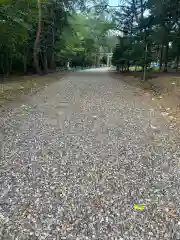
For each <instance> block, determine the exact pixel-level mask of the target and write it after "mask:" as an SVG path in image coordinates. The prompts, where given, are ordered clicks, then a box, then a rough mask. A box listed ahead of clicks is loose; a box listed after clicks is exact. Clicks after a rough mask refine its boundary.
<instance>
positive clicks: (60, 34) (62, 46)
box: [0, 0, 111, 75]
mask: <svg viewBox="0 0 180 240" xmlns="http://www.w3.org/2000/svg"><path fill="white" fill-rule="evenodd" d="M97 6H98V5H97ZM100 6H101V4H100ZM101 13H102V11H99V13H97V11H94V10H93V9H92V10H91V8H87V7H86V5H85V3H84V1H83V0H79V1H65V0H53V1H48V0H1V1H0V74H3V75H7V74H10V73H23V74H26V73H28V72H32V73H38V74H44V73H48V72H49V71H54V70H55V68H56V66H60V67H65V66H67V62H68V61H70V63H71V65H72V66H76V65H77V66H78V65H79V66H92V65H95V64H96V61H97V60H96V56H95V54H96V55H97V52H98V50H99V47H100V46H101V45H103V48H107V47H108V46H109V45H108V44H111V41H110V38H109V37H108V36H107V31H108V29H110V28H111V23H110V22H109V21H107V20H106V19H105V17H104V15H102V14H101ZM107 51H108V50H107Z"/></svg>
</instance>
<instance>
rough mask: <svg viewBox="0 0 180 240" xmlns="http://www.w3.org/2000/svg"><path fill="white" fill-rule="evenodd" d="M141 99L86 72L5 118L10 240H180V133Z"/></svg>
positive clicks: (3, 192) (103, 75)
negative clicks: (141, 208) (141, 207)
mask: <svg viewBox="0 0 180 240" xmlns="http://www.w3.org/2000/svg"><path fill="white" fill-rule="evenodd" d="M135 91H139V89H135V88H134V87H132V86H129V85H124V83H123V82H121V81H120V80H117V79H113V78H112V77H110V76H109V74H108V72H107V71H105V70H102V69H100V70H99V69H97V70H87V71H82V72H81V71H80V72H76V73H70V74H69V75H68V76H67V77H65V78H64V80H63V81H59V82H56V83H53V84H52V85H50V86H49V87H48V88H46V89H44V90H43V91H41V92H39V93H38V94H37V95H36V96H34V97H33V98H32V97H31V98H29V99H27V100H26V101H25V102H24V104H23V105H21V106H18V107H17V108H14V109H11V111H9V113H8V114H6V116H1V119H0V120H1V123H0V124H1V133H0V139H1V162H0V236H1V238H0V239H3V240H4V239H5V240H11V239H18V240H44V239H46V240H54V239H56V240H60V239H67V240H71V239H72V240H75V239H76V240H86V239H87V240H89V239H92V240H93V239H97V240H106V239H107V240H109V239H112V240H141V239H142V240H154V239H162V240H170V239H172V240H178V239H180V200H179V193H180V172H179V167H180V149H179V138H178V135H179V130H178V129H174V128H172V127H171V123H167V122H166V120H165V119H164V118H163V116H162V115H161V113H160V110H159V109H158V108H157V107H156V105H155V103H154V102H152V101H151V98H150V97H148V96H145V95H144V96H142V95H140V96H138V95H135V94H134V92H135ZM134 204H144V206H145V208H144V210H137V209H134V208H133V206H134Z"/></svg>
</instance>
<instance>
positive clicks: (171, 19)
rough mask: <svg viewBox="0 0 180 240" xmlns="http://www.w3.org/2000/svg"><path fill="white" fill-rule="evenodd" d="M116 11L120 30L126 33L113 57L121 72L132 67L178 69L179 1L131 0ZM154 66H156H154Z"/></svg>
mask: <svg viewBox="0 0 180 240" xmlns="http://www.w3.org/2000/svg"><path fill="white" fill-rule="evenodd" d="M121 2H122V6H121V7H120V8H118V9H114V21H115V23H116V26H117V29H119V30H121V31H122V32H123V35H122V36H121V37H119V44H118V45H117V46H116V48H115V50H114V54H113V64H114V65H116V67H117V69H118V70H121V71H129V70H130V67H132V66H133V67H134V68H135V69H136V68H139V67H141V69H142V70H146V69H147V68H148V69H151V68H155V69H156V70H157V69H159V70H160V71H161V70H162V71H164V72H167V71H168V69H174V70H176V71H178V70H179V60H180V1H179V0H173V1H172V0H163V1H157V0H128V1H121ZM152 63H154V65H153V64H152Z"/></svg>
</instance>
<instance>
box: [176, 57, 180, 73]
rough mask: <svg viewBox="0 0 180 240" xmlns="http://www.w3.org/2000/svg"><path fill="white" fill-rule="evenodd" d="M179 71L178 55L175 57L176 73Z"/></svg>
mask: <svg viewBox="0 0 180 240" xmlns="http://www.w3.org/2000/svg"><path fill="white" fill-rule="evenodd" d="M178 70H179V54H178V55H177V57H176V72H178Z"/></svg>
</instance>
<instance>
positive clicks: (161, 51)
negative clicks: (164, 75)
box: [159, 45, 164, 71]
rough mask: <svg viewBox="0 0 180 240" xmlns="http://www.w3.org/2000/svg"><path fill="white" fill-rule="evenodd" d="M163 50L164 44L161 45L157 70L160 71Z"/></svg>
mask: <svg viewBox="0 0 180 240" xmlns="http://www.w3.org/2000/svg"><path fill="white" fill-rule="evenodd" d="M163 50H164V46H163V45H162V46H161V50H160V59H159V71H161V69H162V61H163V52H164V51H163Z"/></svg>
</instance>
